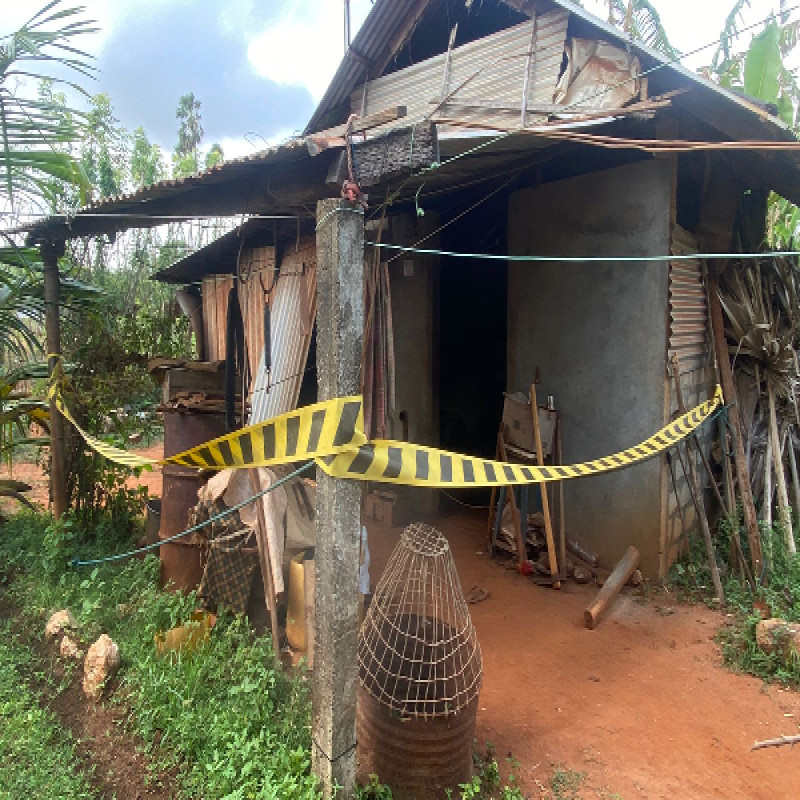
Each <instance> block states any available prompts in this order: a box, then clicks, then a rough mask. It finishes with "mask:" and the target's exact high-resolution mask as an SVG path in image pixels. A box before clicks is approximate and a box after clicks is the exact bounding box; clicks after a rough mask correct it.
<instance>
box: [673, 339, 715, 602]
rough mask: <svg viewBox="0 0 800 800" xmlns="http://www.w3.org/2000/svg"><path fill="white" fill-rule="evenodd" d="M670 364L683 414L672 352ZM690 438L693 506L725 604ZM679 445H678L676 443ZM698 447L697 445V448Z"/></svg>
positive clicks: (681, 398) (713, 573) (711, 568)
mask: <svg viewBox="0 0 800 800" xmlns="http://www.w3.org/2000/svg"><path fill="white" fill-rule="evenodd" d="M671 364H672V380H673V381H674V382H675V398H676V400H677V401H678V413H679V414H685V413H686V406H685V405H684V402H683V389H682V388H681V373H680V362H679V360H678V356H677V355H676V354H675V353H673V354H672V358H671ZM692 441H693V440H692V439H691V438H690V439H689V441H687V442H686V460H687V462H688V469H689V475H688V476H687V477H688V478H689V483H690V487H691V490H692V495H693V499H694V504H695V508H696V509H697V516H698V518H699V520H700V530H701V531H702V533H703V541H704V542H705V545H706V555H707V556H708V568H709V570H710V572H711V581H712V582H713V584H714V591H715V592H716V595H717V598H718V600H719V603H720V606H724V605H725V593H724V592H723V591H722V581H721V580H720V577H719V569H718V568H717V559H716V556H715V554H714V542H713V541H712V539H711V529H710V528H709V527H708V516H707V514H706V507H705V503H704V502H703V494H702V492H703V490H702V488H701V487H700V481H699V480H698V479H697V467H696V466H695V460H694V454H693V453H692V448H691V446H690V442H692ZM678 446H680V445H678ZM699 449H700V448H699V447H698V450H699Z"/></svg>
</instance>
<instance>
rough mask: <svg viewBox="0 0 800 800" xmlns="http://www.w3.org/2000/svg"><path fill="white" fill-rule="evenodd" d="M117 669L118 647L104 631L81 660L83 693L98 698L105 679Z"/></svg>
mask: <svg viewBox="0 0 800 800" xmlns="http://www.w3.org/2000/svg"><path fill="white" fill-rule="evenodd" d="M118 669H119V647H117V644H116V642H114V641H113V640H112V639H111V637H110V636H109V635H108V634H106V633H104V634H102V635H101V636H100V638H99V639H98V640H97V641H96V642H95V643H94V644H93V645H92V646H91V647H90V648H89V652H88V653H87V654H86V660H85V661H84V662H83V693H84V694H85V695H86V696H87V697H89V698H91V699H92V700H99V699H100V697H101V696H102V694H103V688H104V687H105V684H106V681H107V680H108V679H109V678H110V677H111V676H112V675H114V673H115V672H116V671H117V670H118Z"/></svg>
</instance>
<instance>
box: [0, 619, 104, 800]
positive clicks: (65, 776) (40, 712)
mask: <svg viewBox="0 0 800 800" xmlns="http://www.w3.org/2000/svg"><path fill="white" fill-rule="evenodd" d="M34 671H35V661H34V658H33V654H32V652H31V649H30V647H28V646H26V645H25V644H23V643H22V641H21V639H20V637H19V636H18V635H17V634H15V633H14V632H13V631H12V630H11V626H10V625H9V623H8V621H6V620H3V621H0V719H2V725H0V800H14V798H19V797H29V796H30V797H40V798H59V799H60V800H90V798H94V797H96V795H95V793H94V792H93V791H92V789H91V786H90V785H89V781H88V780H87V778H86V776H85V775H84V774H82V773H81V772H80V770H79V769H78V767H77V763H78V761H77V758H76V755H75V746H74V742H73V741H72V740H71V738H70V736H69V735H67V734H66V733H65V732H64V731H63V729H62V728H61V727H60V725H59V723H58V720H57V719H56V717H55V715H54V714H53V713H52V712H50V711H47V710H45V709H44V708H42V707H41V705H40V698H39V695H40V694H41V693H40V692H36V691H34V690H33V689H32V688H31V686H30V685H29V684H28V680H30V678H31V675H32V674H33V673H34Z"/></svg>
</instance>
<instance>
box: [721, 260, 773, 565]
mask: <svg viewBox="0 0 800 800" xmlns="http://www.w3.org/2000/svg"><path fill="white" fill-rule="evenodd" d="M708 304H709V311H710V314H711V331H712V335H713V338H714V349H715V350H716V354H717V366H718V369H719V378H720V383H721V384H722V393H723V396H724V398H725V404H726V405H727V406H729V411H728V419H729V421H730V424H731V427H732V429H733V439H734V441H733V447H734V450H733V456H734V465H735V467H736V480H737V481H738V483H739V495H740V497H741V500H742V511H743V515H744V525H745V529H746V530H747V541H748V543H749V545H750V560H751V562H752V565H753V574H754V575H760V574H761V568H762V562H763V555H762V552H761V534H760V532H759V530H758V520H757V519H756V508H755V504H754V503H753V490H752V488H751V486H750V473H749V471H748V469H747V461H746V460H745V455H744V444H743V442H744V437H743V436H742V421H741V418H740V416H739V409H738V407H737V406H736V389H735V387H734V384H733V372H732V371H731V361H730V355H729V353H728V342H727V340H726V339H725V322H724V320H723V317H722V304H721V303H720V300H719V278H718V277H717V275H716V273H715V272H714V271H713V270H709V271H708Z"/></svg>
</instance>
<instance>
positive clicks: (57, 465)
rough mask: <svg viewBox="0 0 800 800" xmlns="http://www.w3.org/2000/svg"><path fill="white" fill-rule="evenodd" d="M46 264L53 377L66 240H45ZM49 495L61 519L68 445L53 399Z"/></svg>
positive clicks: (46, 319)
mask: <svg viewBox="0 0 800 800" xmlns="http://www.w3.org/2000/svg"><path fill="white" fill-rule="evenodd" d="M39 250H40V252H41V254H42V262H43V263H44V325H45V333H46V339H47V367H48V374H49V376H50V379H51V380H52V378H53V373H54V372H55V371H56V370H57V369H61V363H60V359H61V319H60V305H61V276H60V275H59V273H58V259H59V258H60V257H61V256H62V255H64V242H63V241H61V242H45V243H43V244H42V245H41V246H40V248H39ZM50 496H51V499H52V503H53V516H54V517H55V518H56V519H60V518H61V516H62V515H63V514H64V512H65V511H66V510H67V472H66V447H65V442H64V418H63V417H62V416H61V413H60V412H59V411H58V409H57V408H56V404H55V401H54V400H51V401H50Z"/></svg>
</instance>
